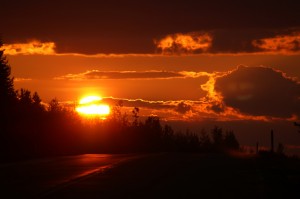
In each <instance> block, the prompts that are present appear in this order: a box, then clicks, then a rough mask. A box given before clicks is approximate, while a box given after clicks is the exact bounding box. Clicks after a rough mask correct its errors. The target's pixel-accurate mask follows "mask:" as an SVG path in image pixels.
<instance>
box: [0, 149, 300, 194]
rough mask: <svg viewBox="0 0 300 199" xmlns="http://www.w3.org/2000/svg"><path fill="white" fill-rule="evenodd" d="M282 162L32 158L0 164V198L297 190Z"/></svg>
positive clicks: (167, 156)
mask: <svg viewBox="0 0 300 199" xmlns="http://www.w3.org/2000/svg"><path fill="white" fill-rule="evenodd" d="M285 162H286V161H284V164H283V165H284V166H282V165H280V164H281V163H280V162H277V163H276V162H275V164H274V162H272V163H270V164H269V163H266V162H264V161H261V160H258V159H257V158H253V157H232V156H228V155H221V154H175V153H174V154H173V153H160V154H146V155H132V154H131V155H104V154H95V155H80V156H68V157H59V158H52V159H42V160H32V161H27V162H22V163H13V164H6V165H1V172H0V173H1V176H0V177H1V184H2V185H1V196H2V195H3V194H5V195H7V197H1V198H164V199H166V198H242V199H245V198H251V199H253V198H255V199H256V198H258V199H259V198H290V197H289V196H292V195H295V194H298V196H299V193H298V191H297V190H298V185H299V179H300V177H299V176H300V172H299V170H300V169H299V168H298V166H299V164H298V166H297V167H295V169H294V170H291V169H289V168H287V167H286V166H287V165H286V164H285ZM298 162H299V161H298ZM278 165H279V166H278ZM291 166H295V165H294V163H293V164H291ZM293 191H294V192H293ZM3 196H4V195H3ZM298 196H297V195H296V196H294V197H293V198H295V197H296V198H298Z"/></svg>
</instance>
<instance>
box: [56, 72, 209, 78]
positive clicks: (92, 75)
mask: <svg viewBox="0 0 300 199" xmlns="http://www.w3.org/2000/svg"><path fill="white" fill-rule="evenodd" d="M202 76H208V73H206V72H193V71H179V72H175V71H156V70H151V71H99V70H88V71H86V72H83V73H77V74H67V75H63V76H59V77H55V78H54V79H56V80H99V79H174V78H198V77H202Z"/></svg>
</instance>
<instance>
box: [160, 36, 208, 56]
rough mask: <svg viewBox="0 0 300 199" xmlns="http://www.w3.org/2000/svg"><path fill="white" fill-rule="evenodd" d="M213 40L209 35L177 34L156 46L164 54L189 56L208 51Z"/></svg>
mask: <svg viewBox="0 0 300 199" xmlns="http://www.w3.org/2000/svg"><path fill="white" fill-rule="evenodd" d="M212 40H213V38H212V36H211V35H210V34H209V33H200V32H191V33H176V34H170V35H167V36H166V37H164V38H162V39H160V40H158V41H155V44H156V47H157V49H159V50H161V52H162V53H163V54H189V53H195V52H205V51H207V50H208V49H209V48H210V47H211V45H212Z"/></svg>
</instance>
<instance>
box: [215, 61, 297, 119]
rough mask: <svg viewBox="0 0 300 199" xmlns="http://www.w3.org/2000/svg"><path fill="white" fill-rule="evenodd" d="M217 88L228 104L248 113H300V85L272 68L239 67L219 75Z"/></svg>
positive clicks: (277, 114)
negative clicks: (221, 75)
mask: <svg viewBox="0 0 300 199" xmlns="http://www.w3.org/2000/svg"><path fill="white" fill-rule="evenodd" d="M215 90H216V91H217V92H219V93H220V94H221V95H222V96H223V101H224V103H225V104H226V105H227V106H230V107H233V108H236V109H238V110H239V111H240V112H242V113H245V114H249V115H254V116H271V117H280V118H289V117H291V116H292V115H298V116H299V115H300V84H299V83H298V82H297V81H295V80H293V79H291V78H288V77H286V76H285V75H284V74H283V73H282V72H280V71H276V70H274V69H272V68H266V67H245V66H239V67H238V68H237V69H236V70H234V71H232V72H230V73H228V74H227V75H225V76H223V77H219V78H217V80H216V83H215Z"/></svg>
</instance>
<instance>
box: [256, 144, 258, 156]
mask: <svg viewBox="0 0 300 199" xmlns="http://www.w3.org/2000/svg"><path fill="white" fill-rule="evenodd" d="M258 152H259V151H258V142H256V154H258Z"/></svg>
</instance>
